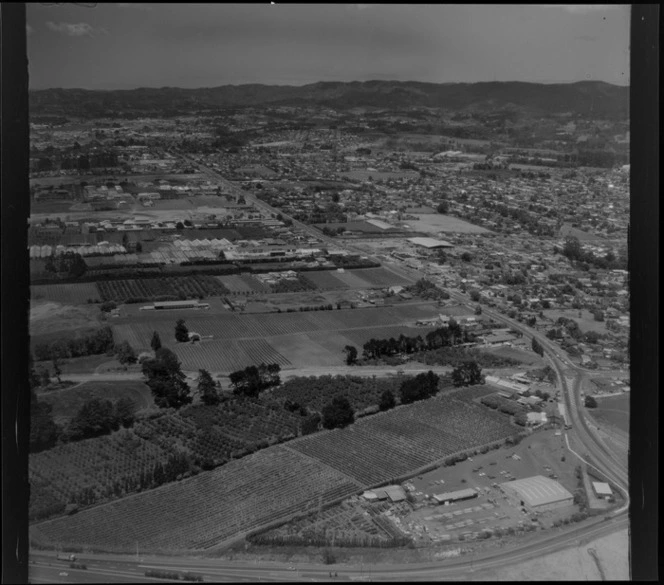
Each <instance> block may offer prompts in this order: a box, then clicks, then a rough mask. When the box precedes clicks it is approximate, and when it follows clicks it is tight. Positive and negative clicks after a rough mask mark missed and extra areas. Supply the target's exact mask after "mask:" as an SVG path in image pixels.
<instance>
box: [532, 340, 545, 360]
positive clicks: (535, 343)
mask: <svg viewBox="0 0 664 585" xmlns="http://www.w3.org/2000/svg"><path fill="white" fill-rule="evenodd" d="M531 347H532V349H533V351H534V352H535V353H536V354H538V355H540V356H541V357H544V348H543V347H542V344H541V343H540V342H539V341H538V340H537V338H535V337H533V341H532V343H531Z"/></svg>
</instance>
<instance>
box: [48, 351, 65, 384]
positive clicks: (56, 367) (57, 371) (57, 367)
mask: <svg viewBox="0 0 664 585" xmlns="http://www.w3.org/2000/svg"><path fill="white" fill-rule="evenodd" d="M51 363H52V364H53V375H54V376H55V377H56V378H57V379H58V384H62V380H61V379H60V376H61V375H62V370H61V369H60V360H59V359H58V358H57V357H53V360H52V362H51Z"/></svg>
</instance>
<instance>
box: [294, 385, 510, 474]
mask: <svg viewBox="0 0 664 585" xmlns="http://www.w3.org/2000/svg"><path fill="white" fill-rule="evenodd" d="M515 434H516V429H515V428H514V427H512V426H511V425H510V424H509V422H507V421H506V420H505V419H504V418H503V417H502V416H500V415H496V414H495V413H492V412H487V411H486V409H485V408H483V407H481V406H478V405H475V404H469V403H467V402H461V401H457V400H451V399H450V400H448V399H447V398H446V397H445V395H443V396H441V397H440V398H439V399H434V400H425V401H422V402H419V403H417V404H414V405H409V406H402V407H398V408H396V409H395V410H392V411H389V412H387V413H381V414H378V415H375V416H372V417H369V418H366V419H361V420H359V421H358V422H357V423H355V424H354V425H352V426H351V427H349V428H346V429H341V430H339V429H337V430H334V431H330V432H328V433H318V434H316V435H311V436H307V437H303V438H301V439H298V440H296V441H293V442H291V443H289V448H291V449H294V450H297V451H299V452H301V453H305V454H307V455H309V456H311V457H313V458H315V459H318V460H320V461H322V462H324V463H326V464H327V465H329V466H331V467H333V468H335V469H338V470H339V471H341V472H343V473H345V474H347V475H349V476H350V477H353V478H355V479H356V480H357V481H358V482H361V483H363V484H366V485H376V484H379V483H381V482H384V481H388V480H390V479H391V478H394V477H398V476H400V475H405V474H407V473H408V472H409V471H412V470H415V469H417V468H419V467H422V466H425V465H427V464H430V463H433V462H434V461H437V460H439V459H442V458H444V457H446V456H448V455H451V454H452V453H455V452H458V451H463V450H466V449H470V448H473V447H478V446H480V445H483V444H486V443H490V442H492V441H497V440H500V439H505V438H507V437H509V436H512V435H515ZM369 453H370V454H371V456H370V457H367V454H369Z"/></svg>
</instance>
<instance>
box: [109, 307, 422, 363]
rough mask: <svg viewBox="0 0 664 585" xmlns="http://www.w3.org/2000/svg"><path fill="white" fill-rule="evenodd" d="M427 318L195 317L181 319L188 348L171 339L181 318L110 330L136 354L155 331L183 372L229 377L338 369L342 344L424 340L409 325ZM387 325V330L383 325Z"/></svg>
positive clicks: (346, 314) (367, 314) (371, 312)
mask: <svg viewBox="0 0 664 585" xmlns="http://www.w3.org/2000/svg"><path fill="white" fill-rule="evenodd" d="M432 314H435V313H432V308H431V307H430V306H429V305H401V306H395V307H378V308H371V309H369V308H366V309H343V310H332V311H307V312H304V311H303V312H300V311H298V312H294V313H264V314H246V315H240V314H237V313H230V312H224V313H219V314H216V315H208V313H207V312H206V313H201V312H196V313H194V314H191V313H190V315H191V316H185V320H186V324H187V327H188V329H189V331H193V332H196V333H199V334H200V335H201V336H203V340H202V341H201V342H200V343H196V344H189V343H177V342H175V339H174V331H175V320H176V318H178V317H180V316H181V315H177V316H176V315H171V314H170V312H168V314H161V313H160V314H159V316H158V317H159V320H157V314H156V313H153V312H151V313H150V315H149V316H145V315H141V316H139V317H136V318H135V319H132V322H130V323H123V324H119V323H118V324H116V325H114V326H113V334H114V337H115V340H116V342H120V341H123V340H126V341H128V342H129V343H130V344H131V346H132V347H134V348H135V349H136V350H138V351H142V350H148V349H149V348H150V340H151V339H152V333H153V331H157V332H158V333H159V336H160V337H161V341H162V343H163V344H164V345H165V346H167V347H169V348H171V349H172V350H173V351H174V352H175V353H176V354H177V355H178V357H179V358H180V360H181V361H182V365H183V368H184V369H185V370H197V369H199V368H206V369H208V370H210V371H212V372H230V371H235V370H237V369H240V368H244V367H246V366H248V365H252V364H258V363H261V362H265V363H278V364H280V365H281V366H282V367H288V366H290V365H293V366H295V367H306V366H316V365H323V366H324V365H341V364H342V363H343V359H344V356H343V353H342V351H343V348H344V347H345V346H346V345H356V346H359V347H361V345H362V344H363V343H364V342H366V341H368V340H369V339H371V338H379V337H381V338H382V337H385V336H387V337H388V338H389V337H393V336H394V337H399V335H400V334H401V333H403V334H404V335H419V334H422V335H425V334H426V332H427V331H428V330H429V329H427V328H414V327H412V324H413V322H414V321H415V320H416V319H419V318H422V317H424V316H432ZM389 323H392V324H393V325H386V324H389ZM206 337H210V338H209V339H206Z"/></svg>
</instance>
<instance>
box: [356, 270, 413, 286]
mask: <svg viewBox="0 0 664 585" xmlns="http://www.w3.org/2000/svg"><path fill="white" fill-rule="evenodd" d="M353 274H355V275H357V276H359V277H360V278H361V279H362V280H366V281H367V282H368V283H369V284H371V286H374V287H376V286H377V287H383V286H397V285H409V284H412V281H411V280H408V279H406V278H404V277H403V276H400V275H398V274H395V273H394V272H392V271H391V270H388V269H387V268H384V267H380V268H360V269H357V270H354V271H353Z"/></svg>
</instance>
